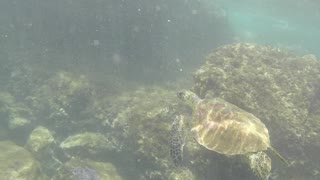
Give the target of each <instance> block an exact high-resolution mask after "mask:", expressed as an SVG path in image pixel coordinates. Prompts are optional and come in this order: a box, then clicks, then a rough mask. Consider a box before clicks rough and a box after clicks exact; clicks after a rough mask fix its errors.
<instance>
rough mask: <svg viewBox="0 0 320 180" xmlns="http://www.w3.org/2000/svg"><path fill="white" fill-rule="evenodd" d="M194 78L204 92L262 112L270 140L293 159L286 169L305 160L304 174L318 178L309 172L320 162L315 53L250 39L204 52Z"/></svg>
mask: <svg viewBox="0 0 320 180" xmlns="http://www.w3.org/2000/svg"><path fill="white" fill-rule="evenodd" d="M194 83H195V85H194V86H193V90H194V91H195V92H196V93H197V94H198V95H199V96H200V97H202V98H204V97H220V98H222V99H224V100H226V101H228V102H231V103H233V104H235V105H237V106H239V107H241V108H242V109H245V110H247V111H249V112H251V113H253V114H254V115H255V116H257V117H259V118H260V119H261V120H262V121H263V122H264V123H265V124H266V126H267V128H268V129H269V132H270V136H271V138H270V139H271V143H272V145H273V146H274V147H276V149H278V150H279V151H280V153H281V154H283V155H284V156H285V157H286V158H288V159H289V160H290V161H291V162H292V163H293V166H292V167H290V168H289V169H288V171H291V170H290V169H295V168H298V169H299V168H302V167H301V163H302V164H304V167H305V168H306V167H308V168H310V169H309V170H306V171H305V172H304V174H303V176H305V177H308V178H314V177H313V173H310V172H313V171H319V168H320V164H315V162H317V160H315V159H314V157H318V155H317V153H315V151H314V150H312V149H319V148H320V138H319V134H318V133H319V132H320V124H319V121H318V119H319V110H318V109H320V106H319V105H320V103H319V101H320V98H318V97H319V90H318V89H319V86H320V63H319V62H318V61H317V59H316V57H315V56H313V55H305V56H302V57H300V56H296V55H294V54H290V53H288V52H286V51H283V50H281V49H278V48H273V47H270V46H263V45H258V44H250V43H237V44H231V45H226V46H223V47H220V48H217V49H216V50H214V51H213V52H212V53H210V54H209V55H208V56H207V57H206V62H205V64H204V65H202V66H201V67H200V68H199V69H198V70H197V71H196V72H195V73H194ZM318 162H319V161H318ZM282 173H284V174H285V173H286V171H283V172H282ZM284 174H283V177H282V176H281V175H280V177H282V179H283V178H285V175H284Z"/></svg>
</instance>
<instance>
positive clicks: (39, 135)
mask: <svg viewBox="0 0 320 180" xmlns="http://www.w3.org/2000/svg"><path fill="white" fill-rule="evenodd" d="M53 142H54V138H53V136H52V134H51V132H50V131H49V130H48V129H47V128H45V127H43V126H39V127H37V128H35V129H34V130H33V131H32V132H31V134H30V135H29V139H28V141H27V143H26V145H25V147H26V149H28V150H29V151H30V152H32V153H33V154H34V155H36V154H38V153H39V151H41V150H43V149H44V148H46V147H47V146H49V145H50V144H51V143H53Z"/></svg>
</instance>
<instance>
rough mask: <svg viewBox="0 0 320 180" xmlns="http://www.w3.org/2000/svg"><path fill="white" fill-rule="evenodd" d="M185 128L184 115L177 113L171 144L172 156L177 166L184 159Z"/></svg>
mask: <svg viewBox="0 0 320 180" xmlns="http://www.w3.org/2000/svg"><path fill="white" fill-rule="evenodd" d="M183 128H184V127H183V117H182V115H175V116H174V118H173V123H172V126H171V130H170V136H169V146H170V156H171V158H172V160H173V163H174V164H175V165H176V166H180V165H181V164H182V161H183V147H184V144H185V135H184V132H183Z"/></svg>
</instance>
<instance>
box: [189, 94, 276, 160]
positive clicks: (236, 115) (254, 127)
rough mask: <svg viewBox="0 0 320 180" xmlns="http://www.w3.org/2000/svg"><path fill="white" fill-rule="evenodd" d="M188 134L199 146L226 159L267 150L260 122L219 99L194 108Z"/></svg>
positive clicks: (204, 100) (266, 141)
mask: <svg viewBox="0 0 320 180" xmlns="http://www.w3.org/2000/svg"><path fill="white" fill-rule="evenodd" d="M191 131H192V132H194V134H195V138H196V140H197V141H198V143H199V144H201V145H203V146H204V147H206V148H207V149H209V150H212V151H215V152H218V153H221V154H226V155H235V154H247V153H250V152H257V151H263V150H266V149H267V148H268V147H269V146H270V139H269V133H268V129H267V128H266V126H265V125H264V124H263V123H262V122H261V121H260V119H258V118H257V117H255V116H254V115H253V114H251V113H248V112H246V111H244V110H242V109H240V108H239V107H237V106H235V105H233V104H231V103H228V102H226V101H224V100H222V99H219V98H215V99H203V100H201V101H199V102H198V103H197V104H196V106H195V109H194V112H193V120H192V129H191Z"/></svg>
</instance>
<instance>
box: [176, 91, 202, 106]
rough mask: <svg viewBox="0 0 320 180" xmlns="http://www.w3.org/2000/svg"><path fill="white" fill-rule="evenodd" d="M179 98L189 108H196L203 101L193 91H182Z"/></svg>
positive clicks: (178, 94)
mask: <svg viewBox="0 0 320 180" xmlns="http://www.w3.org/2000/svg"><path fill="white" fill-rule="evenodd" d="M177 96H178V98H179V99H181V100H182V101H184V102H186V103H187V104H188V105H189V106H191V107H194V106H195V105H196V104H197V103H198V102H199V101H200V100H201V99H200V98H199V97H198V96H197V95H196V94H195V93H193V92H191V91H180V92H178V93H177Z"/></svg>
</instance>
